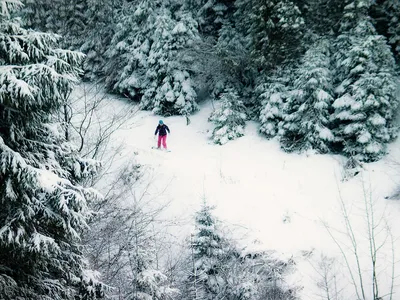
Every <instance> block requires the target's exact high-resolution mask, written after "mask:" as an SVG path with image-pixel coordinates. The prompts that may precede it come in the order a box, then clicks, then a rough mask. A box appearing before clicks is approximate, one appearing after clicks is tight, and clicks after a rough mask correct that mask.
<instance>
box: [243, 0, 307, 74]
mask: <svg viewBox="0 0 400 300" xmlns="http://www.w3.org/2000/svg"><path fill="white" fill-rule="evenodd" d="M235 6H236V11H235V20H236V23H237V24H236V27H237V28H240V29H241V30H242V32H243V33H244V34H245V36H246V37H247V38H248V42H249V47H250V48H251V51H252V54H253V58H254V59H255V61H256V62H257V63H258V66H259V67H260V68H268V67H271V66H276V65H277V64H280V63H282V62H284V61H285V60H287V59H289V58H292V57H295V56H296V55H297V53H298V52H299V50H301V47H300V46H301V45H300V40H301V38H300V37H301V36H302V31H303V30H304V20H303V17H302V16H301V12H300V10H299V8H298V7H297V6H296V5H295V4H294V3H293V2H292V1H290V0H284V1H276V0H267V1H266V0H250V1H249V0H237V1H236V2H235Z"/></svg>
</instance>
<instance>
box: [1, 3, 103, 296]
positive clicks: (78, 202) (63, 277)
mask: <svg viewBox="0 0 400 300" xmlns="http://www.w3.org/2000/svg"><path fill="white" fill-rule="evenodd" d="M21 5H22V4H21V3H20V2H19V1H16V0H0V9H1V11H0V12H1V13H0V86H1V88H0V115H1V118H0V204H1V212H0V298H1V299H38V300H39V299H40V300H46V299H48V300H50V299H56V300H57V299H59V300H61V299H77V298H74V297H78V299H79V297H81V298H84V297H86V299H95V298H96V296H99V295H95V293H91V291H90V287H89V289H88V290H85V282H87V281H86V279H87V275H88V273H87V272H86V271H85V268H86V266H85V263H84V260H83V255H82V249H81V246H80V244H79V237H80V232H81V231H83V230H87V225H86V218H87V216H88V214H89V211H88V208H87V201H88V200H92V199H95V198H96V197H97V196H96V195H97V193H96V192H95V191H94V190H92V189H87V188H84V187H82V186H81V185H80V182H81V181H82V180H83V179H84V178H85V177H87V176H91V175H92V174H93V173H95V172H96V170H97V168H98V163H96V162H95V161H91V160H84V159H82V158H80V157H79V156H78V155H77V154H76V151H75V150H74V147H73V146H72V145H71V144H70V143H68V142H67V141H65V139H64V135H63V134H62V133H61V132H60V130H59V126H57V124H56V123H55V120H56V115H57V114H58V113H59V111H60V110H61V107H62V105H64V104H65V97H66V95H67V94H68V93H69V92H70V91H71V89H72V86H73V84H74V83H75V82H76V81H77V75H78V74H79V72H80V70H79V64H80V63H81V61H82V59H83V55H82V54H81V53H77V52H72V51H68V50H62V49H59V48H57V37H56V36H54V35H52V34H45V33H40V32H36V31H32V30H25V29H24V28H22V27H21V26H20V24H19V23H18V20H15V19H13V18H12V17H10V13H11V12H13V11H14V10H16V9H18V8H19V7H20V6H21ZM79 290H80V291H79ZM78 293H80V295H78ZM89 297H90V298H89Z"/></svg>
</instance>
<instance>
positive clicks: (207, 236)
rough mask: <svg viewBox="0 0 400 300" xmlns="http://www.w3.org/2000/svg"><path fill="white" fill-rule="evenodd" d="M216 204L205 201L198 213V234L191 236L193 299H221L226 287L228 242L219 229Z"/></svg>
mask: <svg viewBox="0 0 400 300" xmlns="http://www.w3.org/2000/svg"><path fill="white" fill-rule="evenodd" d="M213 209H214V208H213V207H211V206H209V205H208V204H207V203H206V201H205V200H204V202H203V204H202V206H201V209H200V210H199V211H198V212H197V213H196V216H195V222H196V233H195V234H194V236H193V237H192V239H191V245H190V247H191V249H192V251H193V258H192V259H193V260H194V264H193V266H194V270H192V274H191V275H190V276H189V278H188V282H189V284H191V287H192V288H191V298H190V299H193V297H195V296H197V297H198V298H195V299H209V300H211V299H219V298H218V297H217V295H219V297H221V296H222V294H219V293H220V291H221V290H223V287H224V279H223V277H222V273H223V268H224V267H225V266H224V264H225V262H226V258H227V257H226V246H227V243H226V241H225V239H224V237H223V236H222V234H221V233H220V231H219V229H218V221H217V219H216V218H215V217H214V215H213Z"/></svg>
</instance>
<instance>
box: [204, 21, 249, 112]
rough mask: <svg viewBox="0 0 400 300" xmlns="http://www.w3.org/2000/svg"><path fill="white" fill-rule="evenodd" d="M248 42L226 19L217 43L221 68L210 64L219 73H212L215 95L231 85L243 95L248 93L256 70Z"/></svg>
mask: <svg viewBox="0 0 400 300" xmlns="http://www.w3.org/2000/svg"><path fill="white" fill-rule="evenodd" d="M246 44H247V42H246V39H245V37H244V36H243V35H242V34H241V33H240V32H239V31H238V30H237V29H236V28H235V26H234V23H233V22H231V21H225V22H224V24H223V25H222V27H221V29H220V30H219V37H218V40H217V43H216V45H215V49H216V54H217V57H218V59H219V62H220V65H219V66H220V70H215V69H212V68H211V66H208V67H209V68H210V69H211V70H212V71H214V72H213V73H217V74H211V76H212V77H214V78H215V81H214V82H215V84H214V85H213V88H214V89H213V91H212V93H211V94H212V95H213V96H214V97H218V96H219V94H220V93H221V92H222V91H223V90H224V89H225V88H228V87H229V86H233V87H235V89H236V90H237V91H240V92H241V95H243V96H245V95H246V94H247V93H248V91H247V90H246V89H249V87H251V86H252V84H253V82H252V80H253V77H254V75H253V73H254V72H253V68H252V62H251V58H250V55H249V51H248V49H247V47H246V46H247V45H246ZM246 96H248V95H246ZM245 98H246V99H248V98H250V97H245ZM245 104H246V105H247V104H249V103H245Z"/></svg>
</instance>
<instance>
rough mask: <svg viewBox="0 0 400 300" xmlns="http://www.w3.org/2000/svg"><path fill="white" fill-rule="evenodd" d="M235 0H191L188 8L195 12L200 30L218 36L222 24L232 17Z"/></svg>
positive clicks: (208, 34)
mask: <svg viewBox="0 0 400 300" xmlns="http://www.w3.org/2000/svg"><path fill="white" fill-rule="evenodd" d="M234 2H235V1H234V0H191V1H187V6H188V10H190V11H192V12H196V13H195V15H194V16H195V18H196V20H197V22H198V24H199V31H200V32H201V33H203V34H205V35H207V36H211V37H217V36H218V31H219V30H220V29H221V27H222V24H223V23H224V22H226V21H228V20H230V19H231V18H232V14H233V10H234Z"/></svg>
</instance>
